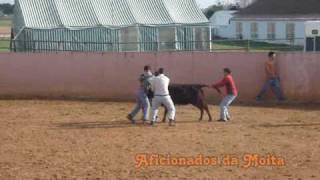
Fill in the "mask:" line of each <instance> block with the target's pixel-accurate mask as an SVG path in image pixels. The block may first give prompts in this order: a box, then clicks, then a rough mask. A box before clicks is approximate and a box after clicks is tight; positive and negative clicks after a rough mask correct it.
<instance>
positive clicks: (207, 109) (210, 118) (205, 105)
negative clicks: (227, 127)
mask: <svg viewBox="0 0 320 180" xmlns="http://www.w3.org/2000/svg"><path fill="white" fill-rule="evenodd" d="M203 108H204V110H205V111H206V112H207V114H208V116H209V121H212V116H211V113H210V110H209V107H208V104H204V106H203Z"/></svg>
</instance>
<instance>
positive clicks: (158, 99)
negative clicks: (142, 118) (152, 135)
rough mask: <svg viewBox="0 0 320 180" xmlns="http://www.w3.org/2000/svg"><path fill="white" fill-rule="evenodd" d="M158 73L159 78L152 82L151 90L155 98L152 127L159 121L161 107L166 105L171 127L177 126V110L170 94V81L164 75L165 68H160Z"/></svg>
mask: <svg viewBox="0 0 320 180" xmlns="http://www.w3.org/2000/svg"><path fill="white" fill-rule="evenodd" d="M157 73H158V76H156V77H154V78H153V79H152V81H151V89H152V90H153V92H154V98H153V100H152V121H151V125H154V124H155V122H156V120H157V115H158V109H159V107H160V106H161V105H164V106H165V107H166V109H167V110H168V119H169V125H170V126H172V125H175V113H176V109H175V107H174V103H173V101H172V99H171V96H170V94H169V84H170V79H169V78H168V77H167V76H165V75H164V69H163V68H160V69H159V70H158V71H157Z"/></svg>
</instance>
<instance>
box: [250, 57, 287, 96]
mask: <svg viewBox="0 0 320 180" xmlns="http://www.w3.org/2000/svg"><path fill="white" fill-rule="evenodd" d="M268 58H269V59H268V61H267V62H266V63H265V72H266V76H267V81H266V82H265V84H264V86H263V87H262V89H261V91H260V92H259V94H258V95H257V97H256V100H257V101H260V100H261V99H262V97H263V95H264V94H265V93H266V92H267V91H268V90H269V88H270V87H271V89H272V90H273V93H274V94H275V95H276V97H277V99H278V100H279V101H283V100H284V99H285V98H284V96H283V93H282V90H281V86H280V78H279V76H278V73H277V70H276V62H275V58H276V53H274V52H269V54H268Z"/></svg>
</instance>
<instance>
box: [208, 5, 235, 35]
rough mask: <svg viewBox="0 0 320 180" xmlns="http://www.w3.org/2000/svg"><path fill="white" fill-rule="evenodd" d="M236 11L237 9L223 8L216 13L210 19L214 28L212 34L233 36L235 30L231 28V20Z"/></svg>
mask: <svg viewBox="0 0 320 180" xmlns="http://www.w3.org/2000/svg"><path fill="white" fill-rule="evenodd" d="M236 12H237V11H227V10H222V11H217V12H216V13H214V14H213V15H212V16H211V18H210V19H209V21H210V25H211V29H212V36H214V37H221V38H229V37H231V36H232V34H233V31H232V29H231V28H230V22H231V21H230V20H231V18H233V17H234V15H233V14H234V13H236Z"/></svg>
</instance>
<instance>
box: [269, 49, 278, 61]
mask: <svg viewBox="0 0 320 180" xmlns="http://www.w3.org/2000/svg"><path fill="white" fill-rule="evenodd" d="M268 57H269V60H274V59H275V58H276V53H275V52H272V51H271V52H269V53H268Z"/></svg>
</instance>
